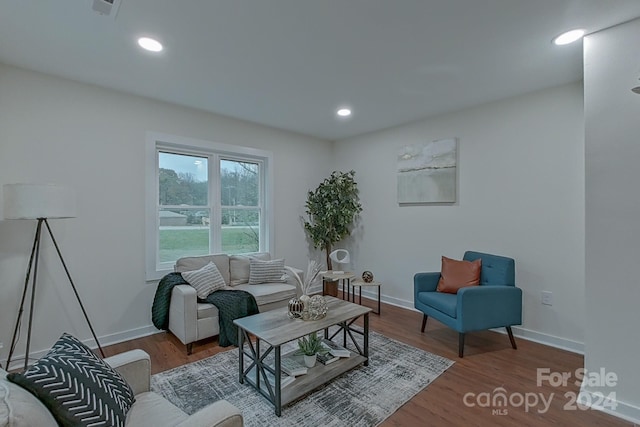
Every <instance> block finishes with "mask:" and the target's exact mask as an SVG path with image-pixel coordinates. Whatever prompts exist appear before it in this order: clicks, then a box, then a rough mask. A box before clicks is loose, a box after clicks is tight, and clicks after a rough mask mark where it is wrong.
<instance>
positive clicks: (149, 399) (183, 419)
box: [0, 350, 244, 427]
mask: <svg viewBox="0 0 640 427" xmlns="http://www.w3.org/2000/svg"><path fill="white" fill-rule="evenodd" d="M104 361H105V362H107V363H108V364H109V365H111V367H113V368H114V369H116V370H117V371H118V372H120V374H122V376H123V377H124V378H125V380H126V381H127V382H128V383H129V385H130V386H131V388H132V389H133V392H134V394H135V398H136V400H135V402H134V404H133V406H132V407H131V409H129V412H128V413H127V419H126V425H127V426H139V427H145V426H149V427H157V426H176V427H177V426H180V427H189V426H193V427H195V426H203V427H206V426H211V427H213V426H219V427H242V425H243V423H244V422H243V418H242V413H241V412H240V411H239V410H238V408H236V407H235V406H233V405H232V404H231V403H229V402H227V401H226V400H220V401H217V402H214V403H212V404H210V405H209V406H206V407H204V408H202V409H201V410H199V411H198V412H196V413H194V414H192V415H187V414H186V413H184V412H182V411H181V410H180V409H178V407H176V406H175V405H173V404H172V403H170V402H169V401H168V400H166V399H165V398H163V397H161V396H160V395H158V394H156V393H154V392H152V391H150V382H151V361H150V359H149V355H148V354H147V353H145V352H144V351H142V350H131V351H127V352H125V353H121V354H118V355H115V356H112V357H107V358H105V359H104ZM6 375H7V372H6V371H4V370H2V369H0V426H12V427H35V426H37V427H48V426H51V427H56V426H57V425H58V423H57V422H56V420H55V419H54V418H53V416H52V415H51V413H50V412H49V410H48V409H47V408H46V406H44V405H43V404H42V402H40V400H38V398H37V397H35V396H34V395H33V394H31V393H30V392H28V391H27V390H25V389H23V388H22V387H20V386H19V385H17V384H14V383H12V382H10V381H8V380H7V379H6Z"/></svg>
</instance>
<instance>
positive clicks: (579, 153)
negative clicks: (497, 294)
mask: <svg viewBox="0 0 640 427" xmlns="http://www.w3.org/2000/svg"><path fill="white" fill-rule="evenodd" d="M446 137H457V138H458V140H459V143H458V152H459V154H458V171H459V176H458V202H457V203H456V204H454V205H444V206H433V205H431V206H428V205H427V206H402V207H400V206H398V204H397V202H396V152H397V149H399V148H400V147H402V146H404V145H407V144H413V143H417V142H423V141H432V140H437V139H442V138H446ZM335 159H336V160H335V166H334V168H336V169H341V170H349V169H354V170H355V171H356V180H357V182H358V184H359V188H360V191H361V193H360V196H361V200H362V204H363V207H364V212H363V213H362V221H361V227H360V228H359V230H358V231H357V235H358V237H359V238H360V237H361V241H357V239H351V241H350V242H347V245H348V246H349V248H350V250H351V251H352V254H353V257H352V264H353V267H354V268H355V270H356V271H358V272H361V271H363V270H371V271H373V273H374V275H375V277H376V278H377V279H379V280H380V281H382V282H383V283H384V286H383V294H384V296H385V298H384V299H385V300H387V301H390V302H394V303H397V304H400V305H404V306H409V307H413V275H414V274H415V273H416V272H419V271H439V270H440V257H441V255H445V256H448V257H452V258H457V259H459V258H461V257H462V255H463V253H464V251H465V250H477V251H482V252H489V253H494V254H501V255H506V256H510V257H513V258H515V260H516V275H517V277H516V281H517V285H518V286H519V287H521V288H522V290H523V292H524V307H523V317H524V322H523V326H522V328H520V329H519V330H518V333H519V334H520V335H524V336H527V337H529V338H533V339H538V340H542V341H545V342H548V343H552V344H554V345H559V346H566V347H568V348H571V349H573V350H577V351H581V350H582V342H583V326H584V134H583V102H582V85H581V83H574V84H570V85H566V86H561V87H557V88H553V89H548V90H544V91H540V92H535V93H531V94H528V95H525V96H520V97H517V98H512V99H508V100H504V101H500V102H495V103H491V104H485V105H482V106H480V107H477V108H472V109H468V110H464V111H460V112H457V113H453V114H447V115H443V116H439V117H433V118H429V119H426V120H422V121H419V122H415V123H411V124H407V125H404V126H400V127H397V128H392V129H388V130H385V131H381V132H376V133H372V134H369V135H365V136H361V137H357V138H352V139H348V140H342V141H338V142H336V144H335ZM337 247H340V245H337ZM543 290H546V291H551V292H553V306H543V305H541V303H540V292H541V291H543ZM415 327H419V325H415Z"/></svg>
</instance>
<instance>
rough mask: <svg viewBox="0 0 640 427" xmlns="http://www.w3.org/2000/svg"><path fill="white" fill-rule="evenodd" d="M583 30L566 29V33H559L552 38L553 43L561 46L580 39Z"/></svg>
mask: <svg viewBox="0 0 640 427" xmlns="http://www.w3.org/2000/svg"><path fill="white" fill-rule="evenodd" d="M584 33H585V30H583V29H582V28H580V29H577V30H571V31H567V32H566V33H562V34H560V35H559V36H558V37H556V38H555V39H553V43H554V44H557V45H558V46H562V45H565V44H569V43H573V42H575V41H577V40H580V39H581V38H582V36H584Z"/></svg>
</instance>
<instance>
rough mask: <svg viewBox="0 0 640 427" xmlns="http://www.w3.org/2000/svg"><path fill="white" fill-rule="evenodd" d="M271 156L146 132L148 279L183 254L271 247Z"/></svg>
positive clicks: (265, 153)
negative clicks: (269, 202)
mask: <svg viewBox="0 0 640 427" xmlns="http://www.w3.org/2000/svg"><path fill="white" fill-rule="evenodd" d="M270 161H271V154H270V153H269V152H265V151H262V150H256V149H252V148H247V147H237V146H229V145H223V144H215V143H212V142H207V141H199V140H192V139H186V138H181V137H175V136H169V135H161V134H155V133H149V134H148V136H147V184H146V187H147V188H146V192H147V197H146V200H147V218H146V221H147V226H146V230H147V280H154V279H159V278H161V277H162V276H163V275H164V274H166V273H167V272H169V271H172V270H173V265H174V264H175V261H176V260H177V259H178V258H181V257H185V256H199V255H206V254H210V253H227V254H236V253H247V252H258V251H269V250H270V248H271V247H272V245H271V244H270V237H269V236H270V235H271V233H270V232H269V231H270V228H271V221H272V215H271V214H270V212H269V208H268V206H269V204H268V203H267V202H268V201H269V200H270V197H268V196H269V187H270V186H269V185H268V184H269V183H270V182H271V177H270V175H269V171H270Z"/></svg>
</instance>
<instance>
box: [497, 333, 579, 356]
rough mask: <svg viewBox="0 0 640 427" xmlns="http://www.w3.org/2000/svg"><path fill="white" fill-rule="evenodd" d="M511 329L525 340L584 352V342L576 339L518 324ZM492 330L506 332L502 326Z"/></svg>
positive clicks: (573, 351)
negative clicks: (533, 329)
mask: <svg viewBox="0 0 640 427" xmlns="http://www.w3.org/2000/svg"><path fill="white" fill-rule="evenodd" d="M511 330H512V331H513V335H514V336H516V337H518V338H522V339H525V340H527V341H533V342H537V343H539V344H544V345H548V346H551V347H555V348H559V349H561V350H567V351H570V352H572V353H578V354H584V343H581V342H578V341H572V340H570V339H567V338H561V337H556V336H555V335H549V334H545V333H542V332H537V331H532V330H531V329H525V328H523V327H520V326H512V327H511ZM492 331H494V332H498V333H501V334H505V335H506V333H507V331H506V330H505V329H504V328H500V329H492Z"/></svg>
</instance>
